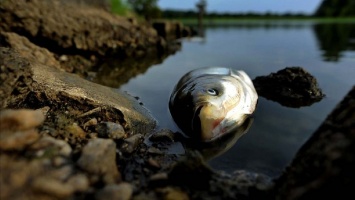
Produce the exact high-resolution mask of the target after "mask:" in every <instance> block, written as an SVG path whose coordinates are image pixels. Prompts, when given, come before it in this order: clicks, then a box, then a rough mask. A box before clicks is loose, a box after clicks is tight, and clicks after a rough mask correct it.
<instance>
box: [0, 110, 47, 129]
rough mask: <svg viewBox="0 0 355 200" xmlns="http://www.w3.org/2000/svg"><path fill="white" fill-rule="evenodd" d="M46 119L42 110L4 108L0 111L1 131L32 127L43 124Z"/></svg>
mask: <svg viewBox="0 0 355 200" xmlns="http://www.w3.org/2000/svg"><path fill="white" fill-rule="evenodd" d="M44 119H45V117H44V115H43V113H42V111H41V110H29V109H19V110H12V109H6V110H2V111H1V112H0V131H1V132H3V131H6V130H12V131H13V130H28V129H32V128H35V127H37V126H39V125H41V124H42V123H43V121H44Z"/></svg>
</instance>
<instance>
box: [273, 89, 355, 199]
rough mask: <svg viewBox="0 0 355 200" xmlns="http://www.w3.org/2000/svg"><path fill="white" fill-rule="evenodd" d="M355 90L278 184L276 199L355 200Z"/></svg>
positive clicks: (305, 147)
mask: <svg viewBox="0 0 355 200" xmlns="http://www.w3.org/2000/svg"><path fill="white" fill-rule="evenodd" d="M354 152H355V87H353V88H352V90H351V91H350V92H349V93H348V94H347V96H346V97H345V98H344V99H343V101H342V102H341V103H340V104H339V105H338V106H337V107H336V108H335V109H334V110H333V112H332V113H331V114H330V115H329V116H328V117H327V119H326V120H325V121H324V123H323V124H322V125H321V126H320V127H319V128H318V130H317V131H316V132H315V133H314V134H313V135H312V137H311V138H310V139H309V140H308V141H307V142H306V143H305V144H304V145H303V146H302V148H301V149H300V150H299V151H298V153H297V154H296V156H295V158H294V160H293V161H292V163H291V165H290V166H289V167H288V168H287V169H286V170H285V172H284V173H283V175H282V176H281V177H280V178H279V179H278V180H277V181H276V186H275V188H276V199H353V198H354V188H355V170H354V169H355V154H354Z"/></svg>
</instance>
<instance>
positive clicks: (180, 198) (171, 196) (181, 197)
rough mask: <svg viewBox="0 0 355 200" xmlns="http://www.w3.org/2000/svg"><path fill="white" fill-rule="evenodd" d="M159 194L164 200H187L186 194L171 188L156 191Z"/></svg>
mask: <svg viewBox="0 0 355 200" xmlns="http://www.w3.org/2000/svg"><path fill="white" fill-rule="evenodd" d="M156 191H157V192H158V193H161V194H162V196H163V198H162V199H164V200H189V199H190V198H189V196H188V195H187V194H186V192H184V191H182V190H180V189H178V188H173V187H166V188H159V189H157V190H156Z"/></svg>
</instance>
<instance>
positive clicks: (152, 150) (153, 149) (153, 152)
mask: <svg viewBox="0 0 355 200" xmlns="http://www.w3.org/2000/svg"><path fill="white" fill-rule="evenodd" d="M148 153H151V154H159V155H162V154H164V152H162V151H161V150H159V149H158V148H156V147H149V149H148Z"/></svg>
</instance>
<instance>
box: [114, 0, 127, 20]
mask: <svg viewBox="0 0 355 200" xmlns="http://www.w3.org/2000/svg"><path fill="white" fill-rule="evenodd" d="M111 10H112V12H113V13H115V14H117V15H121V16H127V15H129V14H130V13H131V12H132V11H131V9H130V7H129V6H128V5H127V4H125V3H124V2H122V1H121V0H111Z"/></svg>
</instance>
